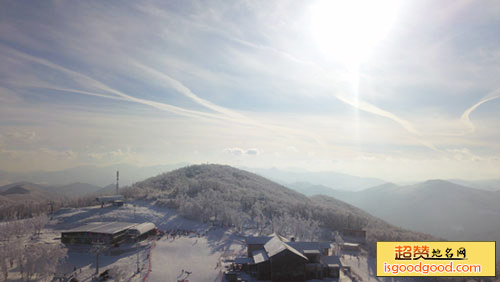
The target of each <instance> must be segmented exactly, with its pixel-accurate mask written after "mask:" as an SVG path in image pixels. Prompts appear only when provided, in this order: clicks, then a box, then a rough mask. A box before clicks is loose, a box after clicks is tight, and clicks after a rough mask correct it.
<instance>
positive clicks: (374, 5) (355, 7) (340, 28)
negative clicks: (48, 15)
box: [311, 0, 398, 63]
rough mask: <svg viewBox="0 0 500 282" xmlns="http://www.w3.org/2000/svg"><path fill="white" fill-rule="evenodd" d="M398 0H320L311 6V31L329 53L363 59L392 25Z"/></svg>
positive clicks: (355, 60) (339, 57) (347, 59)
mask: <svg viewBox="0 0 500 282" xmlns="http://www.w3.org/2000/svg"><path fill="white" fill-rule="evenodd" d="M397 10H398V1H396V0H377V1H374V0H345V1H341V0H319V1H317V2H316V3H314V5H313V6H312V9H311V17H312V21H311V32H312V34H313V36H314V38H315V40H316V41H317V43H318V46H319V47H320V48H321V50H322V51H323V52H324V53H325V54H326V55H327V56H329V57H333V58H335V59H337V60H339V61H344V62H349V63H359V62H360V61H362V60H363V58H365V57H366V56H367V55H368V53H369V52H370V50H371V49H373V47H374V46H375V44H376V43H378V42H379V41H380V40H381V39H383V38H384V37H385V36H386V35H387V33H388V31H389V29H390V28H391V27H392V25H393V23H394V21H395V18H396V14H397Z"/></svg>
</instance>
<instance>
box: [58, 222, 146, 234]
mask: <svg viewBox="0 0 500 282" xmlns="http://www.w3.org/2000/svg"><path fill="white" fill-rule="evenodd" d="M136 225H137V223H131V222H117V221H111V222H90V223H87V224H85V225H82V226H78V227H76V228H73V229H70V230H67V231H64V232H63V233H75V232H91V233H102V234H115V233H118V232H121V231H124V230H127V229H130V228H132V227H134V226H136Z"/></svg>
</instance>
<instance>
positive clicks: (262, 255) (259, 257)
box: [252, 250, 269, 264]
mask: <svg viewBox="0 0 500 282" xmlns="http://www.w3.org/2000/svg"><path fill="white" fill-rule="evenodd" d="M252 256H253V261H254V262H255V263H256V264H257V263H261V262H264V261H267V260H268V259H269V257H268V256H267V254H266V251H265V250H257V251H254V252H253V253H252Z"/></svg>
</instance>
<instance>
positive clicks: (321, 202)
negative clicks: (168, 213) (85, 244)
mask: <svg viewBox="0 0 500 282" xmlns="http://www.w3.org/2000/svg"><path fill="white" fill-rule="evenodd" d="M124 194H125V195H126V196H127V197H131V198H136V199H137V198H141V199H146V200H153V201H156V203H157V204H158V205H162V206H168V207H170V208H175V209H178V210H179V212H180V214H181V215H183V216H185V217H188V218H191V219H197V220H202V221H208V220H215V221H217V222H219V223H221V224H224V225H227V226H235V227H236V228H237V229H238V230H242V229H244V228H249V227H255V228H257V229H258V230H260V231H261V232H262V233H270V232H273V231H275V232H279V233H281V234H283V235H287V236H295V237H297V238H303V239H324V240H326V239H331V238H332V236H333V232H334V231H335V230H341V229H342V228H365V229H367V230H368V231H369V232H368V234H369V235H368V236H369V238H368V239H369V241H370V242H374V241H376V240H428V239H431V237H430V236H427V235H424V234H420V233H411V232H409V231H405V230H402V229H399V228H397V227H394V226H392V225H389V224H388V223H386V222H384V221H382V220H380V219H378V218H375V217H373V216H371V215H369V214H367V213H366V212H363V211H362V210H360V209H358V208H356V207H354V206H351V205H349V204H347V203H345V202H342V201H339V200H336V199H334V198H330V197H323V196H322V197H314V198H308V197H306V196H304V195H302V194H300V193H297V192H295V191H293V190H291V189H288V188H286V187H284V186H281V185H279V184H277V183H274V182H272V181H269V180H267V179H265V178H263V177H261V176H258V175H256V174H253V173H250V172H247V171H243V170H239V169H235V168H233V167H230V166H222V165H193V166H189V167H185V168H181V169H178V170H175V171H172V172H169V173H165V174H161V175H159V176H156V177H152V178H149V179H146V180H144V181H142V182H139V183H136V184H134V185H133V186H131V187H130V188H128V189H126V190H125V191H124Z"/></svg>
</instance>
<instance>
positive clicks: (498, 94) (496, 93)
mask: <svg viewBox="0 0 500 282" xmlns="http://www.w3.org/2000/svg"><path fill="white" fill-rule="evenodd" d="M498 98H500V88H498V89H496V90H493V91H492V92H490V93H489V94H488V95H486V97H484V98H483V99H481V100H479V102H477V103H476V104H474V105H473V106H472V107H470V108H468V109H467V110H465V112H464V113H463V114H462V117H461V118H460V120H461V121H462V123H463V124H464V125H465V126H466V127H468V131H466V132H464V135H465V134H467V133H473V132H474V131H475V130H476V126H475V125H474V123H472V121H471V120H470V114H471V113H472V112H473V111H475V110H476V109H477V107H479V106H481V105H482V104H484V103H486V102H489V101H491V100H495V99H498Z"/></svg>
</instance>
